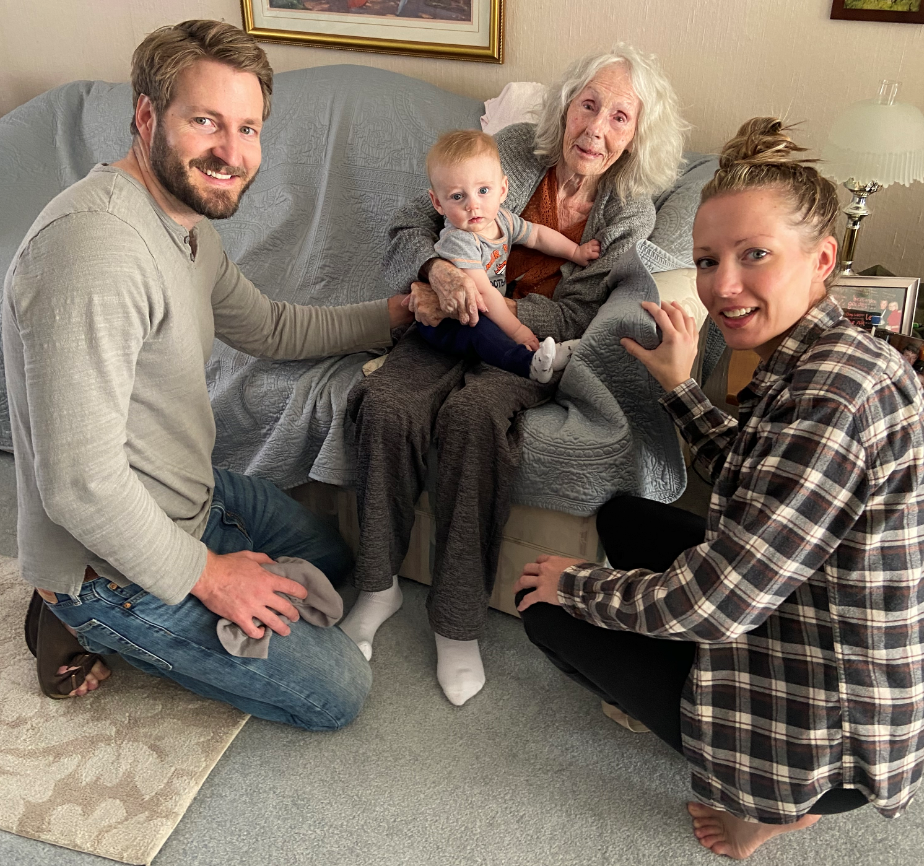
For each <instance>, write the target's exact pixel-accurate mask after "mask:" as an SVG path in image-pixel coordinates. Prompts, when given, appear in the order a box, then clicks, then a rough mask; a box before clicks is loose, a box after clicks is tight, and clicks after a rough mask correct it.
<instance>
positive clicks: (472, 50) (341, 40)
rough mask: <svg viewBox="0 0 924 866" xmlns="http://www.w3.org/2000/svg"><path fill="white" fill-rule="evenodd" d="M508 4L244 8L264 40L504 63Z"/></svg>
mask: <svg viewBox="0 0 924 866" xmlns="http://www.w3.org/2000/svg"><path fill="white" fill-rule="evenodd" d="M504 3H505V0H241V12H242V15H243V19H244V29H245V30H246V31H247V32H248V33H249V34H251V35H252V36H253V37H254V38H256V39H257V40H258V41H261V42H287V43H292V44H296V45H311V46H314V47H318V48H339V49H343V50H347V51H371V52H374V53H378V54H405V55H412V56H418V57H433V58H441V59H444V60H474V61H480V62H483V63H503V62H504ZM399 10H400V14H399Z"/></svg>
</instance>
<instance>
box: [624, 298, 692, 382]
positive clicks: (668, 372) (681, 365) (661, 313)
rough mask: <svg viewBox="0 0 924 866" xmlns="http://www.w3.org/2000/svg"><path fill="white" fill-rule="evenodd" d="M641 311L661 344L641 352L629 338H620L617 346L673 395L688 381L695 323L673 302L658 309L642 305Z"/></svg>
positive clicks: (650, 305) (636, 344)
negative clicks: (655, 327) (658, 331)
mask: <svg viewBox="0 0 924 866" xmlns="http://www.w3.org/2000/svg"><path fill="white" fill-rule="evenodd" d="M642 307H643V308H644V310H645V312H647V313H650V314H651V317H652V318H653V319H654V320H655V322H656V323H657V325H658V327H659V328H660V329H661V344H660V345H659V346H658V347H657V348H655V349H643V348H642V347H641V346H640V345H639V344H638V343H636V342H635V340H633V339H632V338H631V337H623V338H622V339H621V340H620V341H619V342H620V343H621V344H622V347H623V348H624V349H625V350H626V351H627V352H628V353H629V354H630V355H631V356H632V357H633V358H638V360H639V361H641V362H642V363H643V364H644V365H645V367H647V368H648V372H649V373H651V375H652V376H654V377H655V379H657V380H658V383H659V384H660V385H661V387H662V388H663V389H664V390H665V391H673V390H674V388H676V387H677V386H678V385H680V384H682V383H683V382H686V381H687V379H689V378H690V372H691V371H692V369H693V361H694V360H696V350H697V348H698V345H699V335H698V332H697V330H696V322H695V320H694V319H693V317H692V316H688V315H687V314H686V313H685V312H684V309H683V307H681V306H680V304H678V303H677V302H676V301H671V302H670V303H669V304H668V303H664V304H661V306H658V305H657V304H655V303H652V302H651V301H644V302H643V303H642Z"/></svg>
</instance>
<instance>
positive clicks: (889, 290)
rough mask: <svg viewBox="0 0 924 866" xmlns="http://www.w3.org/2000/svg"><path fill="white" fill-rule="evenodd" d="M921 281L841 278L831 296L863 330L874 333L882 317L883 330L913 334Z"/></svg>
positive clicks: (887, 278)
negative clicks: (874, 319)
mask: <svg viewBox="0 0 924 866" xmlns="http://www.w3.org/2000/svg"><path fill="white" fill-rule="evenodd" d="M920 282H921V281H920V279H918V277H860V276H850V277H841V278H840V279H839V280H838V281H837V283H836V284H835V285H833V286H832V287H831V289H830V290H829V294H830V295H831V297H832V298H834V300H835V301H837V303H838V305H839V306H840V308H841V309H842V310H843V311H844V315H845V316H846V317H847V318H848V319H850V321H851V322H853V323H854V324H855V325H856V326H857V327H859V328H863V329H864V330H866V331H872V329H873V327H874V326H875V322H874V321H873V317H874V316H878V317H879V327H880V329H888V330H889V331H890V332H891V333H893V334H910V333H911V329H912V326H913V325H914V313H915V308H916V306H917V300H918V287H919V285H920Z"/></svg>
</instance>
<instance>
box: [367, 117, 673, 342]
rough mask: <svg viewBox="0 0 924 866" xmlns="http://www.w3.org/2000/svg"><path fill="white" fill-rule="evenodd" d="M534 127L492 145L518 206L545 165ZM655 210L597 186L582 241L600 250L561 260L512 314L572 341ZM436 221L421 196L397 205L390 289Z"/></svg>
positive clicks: (410, 274) (412, 273)
mask: <svg viewBox="0 0 924 866" xmlns="http://www.w3.org/2000/svg"><path fill="white" fill-rule="evenodd" d="M535 130H536V127H535V125H534V124H532V123H517V124H515V125H513V126H508V127H507V128H506V129H503V130H501V131H500V132H499V133H498V134H497V136H496V140H497V147H498V150H499V151H500V156H501V163H502V165H503V167H504V172H505V173H506V175H507V178H508V180H509V184H510V191H509V193H508V196H507V201H506V202H505V204H504V206H505V207H506V208H508V209H509V210H512V211H513V212H514V213H517V214H518V213H522V211H523V208H525V207H526V204H527V203H528V202H529V200H530V198H531V197H532V195H533V193H534V192H535V191H536V188H537V187H538V186H539V184H540V182H541V181H542V178H543V177H544V176H545V173H546V171H548V167H547V166H545V165H543V164H542V163H541V162H540V161H539V160H538V159H537V157H536V156H535V154H534V153H533V146H534V140H535ZM654 222H655V209H654V205H653V204H652V202H651V199H650V198H649V197H648V196H642V197H639V198H634V199H629V200H625V201H624V200H620V199H619V197H618V196H617V195H616V194H615V193H612V192H609V191H607V190H602V189H601V190H600V191H599V193H598V195H597V199H596V201H595V202H594V206H593V209H592V210H591V212H590V215H589V216H588V218H587V226H586V227H585V229H584V234H583V237H582V238H581V240H582V242H584V241H589V240H590V239H591V238H596V239H597V240H598V241H600V246H601V248H602V254H601V256H600V258H599V259H597V260H596V261H594V262H591V263H590V264H589V265H588V266H587V267H586V268H581V267H579V266H578V265H574V264H571V263H570V262H566V263H565V264H564V265H562V269H561V272H562V279H561V280H560V281H559V283H558V286H557V287H556V289H555V294H554V295H553V297H552V298H551V299H549V298H546V297H544V296H543V295H538V294H530V295H527V296H526V297H525V298H522V299H520V300H519V301H518V302H517V316H518V317H519V319H520V321H522V322H523V323H524V324H525V325H527V326H528V327H529V328H530V329H531V330H532V331H533V333H534V334H536V336H537V337H539V338H540V339H544V338H545V337H549V336H551V337H554V338H555V340H557V341H561V340H571V339H574V338H575V337H580V336H581V335H582V334H583V333H584V331H585V330H586V329H587V326H588V325H589V324H590V322H591V320H592V319H593V317H594V316H595V315H596V313H597V310H598V309H599V307H600V305H601V304H602V303H603V302H604V301H605V300H606V297H607V295H608V294H609V292H610V288H609V287H608V286H607V279H606V278H607V275H608V274H609V272H610V270H611V269H612V267H613V265H614V264H615V263H616V260H617V259H618V258H619V257H620V256H621V255H623V254H624V253H626V252H628V251H629V250H634V249H635V245H636V244H637V243H638V242H639V241H640V240H643V239H644V238H647V237H648V235H649V234H651V231H652V229H653V228H654ZM442 228H443V217H442V216H440V215H439V214H438V213H437V212H436V210H435V209H434V207H433V205H432V204H431V203H430V199H429V198H428V197H427V196H420V197H418V198H416V199H413V200H412V201H410V202H409V203H408V204H406V205H405V206H404V207H403V208H401V210H399V211H398V212H397V213H396V214H395V217H394V219H393V220H392V223H391V226H390V227H389V230H388V237H389V246H388V250H387V252H386V254H385V261H384V267H383V279H384V280H386V281H387V285H388V287H389V289H390V290H391V291H405V292H406V291H408V290H409V288H410V284H411V282H412V281H413V280H416V279H418V273H419V271H420V268H421V266H422V265H423V264H424V262H426V261H428V260H429V259H432V258H433V257H434V252H433V244H434V243H435V242H436V240H437V238H438V237H439V233H440V229H442Z"/></svg>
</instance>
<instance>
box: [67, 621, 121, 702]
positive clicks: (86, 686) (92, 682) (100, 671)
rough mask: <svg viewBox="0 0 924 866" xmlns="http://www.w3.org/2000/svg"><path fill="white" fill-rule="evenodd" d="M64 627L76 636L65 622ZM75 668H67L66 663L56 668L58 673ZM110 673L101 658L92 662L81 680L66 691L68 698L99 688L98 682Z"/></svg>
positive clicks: (105, 678)
mask: <svg viewBox="0 0 924 866" xmlns="http://www.w3.org/2000/svg"><path fill="white" fill-rule="evenodd" d="M64 627H65V628H66V629H67V630H68V631H69V632H70V633H71V634H72V635H74V637H76V636H77V632H76V631H74V629H72V628H71V627H70V626H69V625H68V624H67V623H64ZM73 670H77V669H76V668H69V667H68V666H67V665H61V667H59V668H58V673H59V674H66V673H67V672H68V671H73ZM111 673H112V671H111V670H109V668H108V667H106V665H104V664H103V662H102V660H101V659H100V660H98V661H96V662H94V663H93V667H92V668H90V670H89V672H88V673H87V675H86V677H84V680H83V682H82V683H81V684H80V685H79V686H78V687H77V688H76V689H74V690H73V691H72V692H68V697H69V698H82V697H83V696H84V695H85V694H86V693H87V692H95V691H96V690H97V689H98V688H99V684H100V683H101V682H103V680H108V679H109V675H110V674H111Z"/></svg>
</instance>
